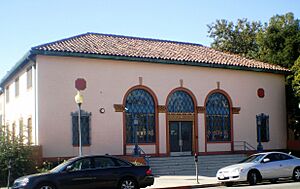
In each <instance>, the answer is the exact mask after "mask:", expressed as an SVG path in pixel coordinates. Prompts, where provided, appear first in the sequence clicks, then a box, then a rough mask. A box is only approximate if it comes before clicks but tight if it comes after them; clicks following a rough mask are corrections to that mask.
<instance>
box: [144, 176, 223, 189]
mask: <svg viewBox="0 0 300 189" xmlns="http://www.w3.org/2000/svg"><path fill="white" fill-rule="evenodd" d="M198 181H199V184H197V179H196V176H159V177H155V181H154V185H152V186H150V187H147V189H148V188H151V189H163V188H172V189H188V188H205V187H214V186H219V185H220V183H218V182H217V179H216V177H205V176H199V177H198Z"/></svg>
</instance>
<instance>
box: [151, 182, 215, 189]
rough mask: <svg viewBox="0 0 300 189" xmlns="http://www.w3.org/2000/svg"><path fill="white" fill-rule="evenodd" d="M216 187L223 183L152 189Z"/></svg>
mask: <svg viewBox="0 0 300 189" xmlns="http://www.w3.org/2000/svg"><path fill="white" fill-rule="evenodd" d="M216 186H221V183H214V184H201V185H188V186H171V187H164V188H152V189H191V188H208V187H216Z"/></svg>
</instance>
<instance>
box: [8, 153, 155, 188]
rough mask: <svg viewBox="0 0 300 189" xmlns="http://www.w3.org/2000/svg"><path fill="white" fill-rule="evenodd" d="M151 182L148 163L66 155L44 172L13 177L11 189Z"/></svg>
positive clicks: (135, 185)
mask: <svg viewBox="0 0 300 189" xmlns="http://www.w3.org/2000/svg"><path fill="white" fill-rule="evenodd" d="M153 183H154V176H153V175H152V172H151V169H150V167H149V166H135V165H133V164H132V163H130V162H127V161H125V160H121V159H119V158H117V157H113V156H108V155H105V156H83V157H75V158H72V159H69V160H68V161H66V162H64V163H62V164H60V165H58V166H57V167H55V168H54V169H52V170H51V171H49V172H47V173H40V174H33V175H27V176H24V177H21V178H18V179H17V180H15V181H14V184H13V187H12V188H13V189H99V188H118V189H125V188H132V189H138V188H143V187H147V186H151V185H152V184H153Z"/></svg>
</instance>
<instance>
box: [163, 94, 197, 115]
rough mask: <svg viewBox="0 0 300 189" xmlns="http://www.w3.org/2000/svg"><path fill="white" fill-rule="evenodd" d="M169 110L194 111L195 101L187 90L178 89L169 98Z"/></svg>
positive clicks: (177, 111)
mask: <svg viewBox="0 0 300 189" xmlns="http://www.w3.org/2000/svg"><path fill="white" fill-rule="evenodd" d="M168 112H171V113H175V112H176V113H192V112H194V102H193V99H192V97H191V96H190V95H189V94H188V93H187V92H185V91H176V92H174V93H173V94H172V95H171V96H170V97H169V98H168Z"/></svg>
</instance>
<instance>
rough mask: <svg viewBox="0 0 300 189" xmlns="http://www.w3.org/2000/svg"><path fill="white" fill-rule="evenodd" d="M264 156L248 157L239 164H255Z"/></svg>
mask: <svg viewBox="0 0 300 189" xmlns="http://www.w3.org/2000/svg"><path fill="white" fill-rule="evenodd" d="M264 156H265V154H255V155H252V156H249V157H248V158H246V159H244V160H242V161H240V163H257V162H259V160H260V159H261V158H262V157H264Z"/></svg>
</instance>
